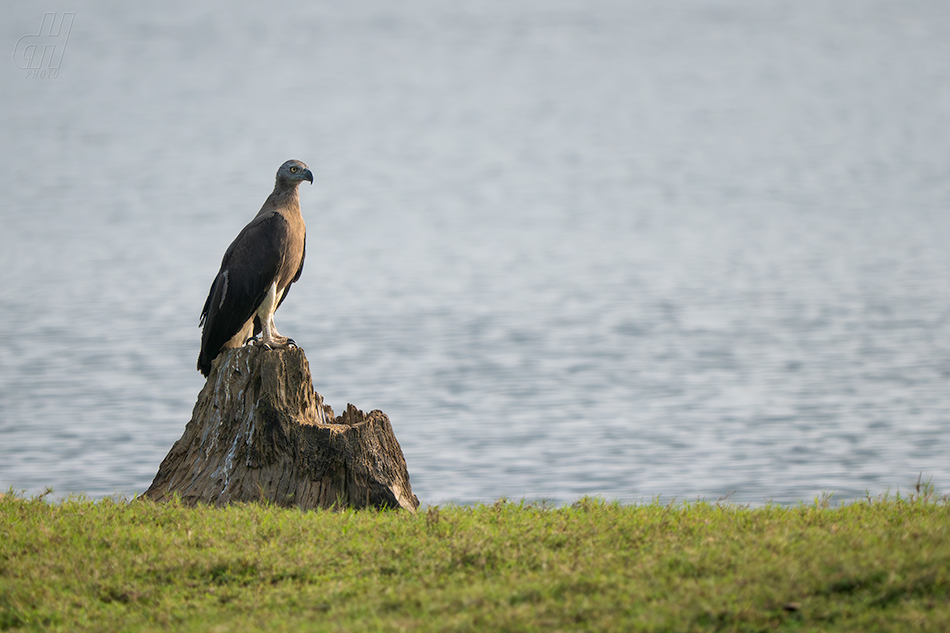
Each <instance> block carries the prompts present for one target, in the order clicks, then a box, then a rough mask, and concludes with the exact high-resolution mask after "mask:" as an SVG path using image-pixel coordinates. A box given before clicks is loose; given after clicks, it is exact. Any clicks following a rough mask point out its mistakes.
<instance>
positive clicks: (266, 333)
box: [261, 314, 297, 349]
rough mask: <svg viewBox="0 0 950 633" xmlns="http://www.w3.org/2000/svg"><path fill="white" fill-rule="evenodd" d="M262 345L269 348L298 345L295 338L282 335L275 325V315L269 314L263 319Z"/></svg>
mask: <svg viewBox="0 0 950 633" xmlns="http://www.w3.org/2000/svg"><path fill="white" fill-rule="evenodd" d="M261 345H263V346H264V347H265V348H267V349H277V348H283V347H291V346H292V347H297V343H296V342H294V339H292V338H288V337H286V336H281V335H280V332H278V331H277V326H276V325H274V315H273V314H271V315H269V316H268V317H267V318H266V319H263V320H262V321H261Z"/></svg>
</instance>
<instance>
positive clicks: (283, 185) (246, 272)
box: [198, 160, 313, 377]
mask: <svg viewBox="0 0 950 633" xmlns="http://www.w3.org/2000/svg"><path fill="white" fill-rule="evenodd" d="M305 180H307V181H309V182H310V184H311V185H312V184H313V173H312V172H311V171H310V168H308V167H307V165H305V164H304V163H302V162H301V161H299V160H288V161H287V162H285V163H284V164H283V165H281V166H280V168H279V169H278V170H277V178H276V183H275V184H274V191H272V192H271V194H270V195H269V196H267V199H266V200H265V201H264V205H263V206H262V207H261V210H260V211H258V213H257V215H256V216H254V219H253V220H251V221H250V222H249V223H248V224H247V226H245V227H244V228H243V229H242V230H241V232H240V233H238V235H237V237H236V238H234V241H233V242H231V245H230V246H228V249H227V250H226V251H225V252H224V257H223V258H222V259H221V269H220V270H219V271H218V274H217V275H216V276H215V278H214V282H212V284H211V290H210V291H209V292H208V298H207V299H206V300H205V305H204V308H203V309H202V310H201V318H200V319H199V320H198V327H200V328H202V331H201V352H200V353H199V355H198V371H200V372H201V374H202V375H204V376H205V377H207V376H208V375H209V374H210V373H211V364H212V362H213V361H214V359H215V358H216V357H217V356H218V354H220V353H221V350H222V349H224V348H227V347H242V346H244V345H247V344H252V345H253V344H259V345H261V346H263V347H265V348H267V349H281V348H286V347H290V346H294V347H296V343H295V342H294V340H293V339H291V338H287V337H286V336H281V335H280V333H279V332H278V331H277V328H276V327H275V325H274V312H275V311H276V310H277V308H279V307H280V304H281V303H283V302H284V299H286V298H287V293H288V291H289V290H290V285H291V284H292V283H294V282H295V281H297V280H298V279H300V274H301V273H302V272H303V261H304V258H305V256H306V250H307V227H306V225H305V224H304V220H303V215H301V213H300V195H299V192H298V191H297V188H298V186H299V185H300V183H302V182H303V181H305ZM258 336H259V337H260V338H258Z"/></svg>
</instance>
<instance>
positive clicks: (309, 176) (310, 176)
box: [303, 169, 313, 185]
mask: <svg viewBox="0 0 950 633" xmlns="http://www.w3.org/2000/svg"><path fill="white" fill-rule="evenodd" d="M303 177H304V180H309V181H310V184H311V185H312V184H313V172H311V171H310V170H309V169H307V170H304V172H303Z"/></svg>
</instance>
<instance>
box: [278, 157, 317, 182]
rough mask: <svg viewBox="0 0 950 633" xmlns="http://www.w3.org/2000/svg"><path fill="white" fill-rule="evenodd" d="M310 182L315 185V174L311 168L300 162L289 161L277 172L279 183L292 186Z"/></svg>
mask: <svg viewBox="0 0 950 633" xmlns="http://www.w3.org/2000/svg"><path fill="white" fill-rule="evenodd" d="M304 180H308V181H310V184H313V173H312V172H311V171H310V168H309V167H307V166H306V165H305V164H304V163H302V162H300V161H299V160H288V161H287V162H286V163H284V164H283V165H281V166H280V169H278V170H277V183H278V184H280V183H287V184H291V185H296V184H299V183H300V182H302V181H304Z"/></svg>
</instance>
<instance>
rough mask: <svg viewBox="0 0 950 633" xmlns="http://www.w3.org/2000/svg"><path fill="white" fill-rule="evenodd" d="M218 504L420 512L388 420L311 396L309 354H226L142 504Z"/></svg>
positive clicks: (216, 364)
mask: <svg viewBox="0 0 950 633" xmlns="http://www.w3.org/2000/svg"><path fill="white" fill-rule="evenodd" d="M175 494H177V495H178V496H179V497H180V498H181V500H182V502H184V503H186V504H189V505H195V504H197V503H206V504H214V505H218V506H223V505H227V504H229V503H234V502H246V501H269V502H272V503H275V504H277V505H280V506H287V507H299V508H302V509H311V508H343V507H351V508H365V507H370V506H372V507H376V508H400V507H401V508H405V509H407V510H409V511H411V512H415V509H416V508H417V507H418V506H419V500H418V498H416V496H415V495H414V494H412V488H411V487H410V485H409V472H408V470H407V468H406V460H405V458H404V457H403V454H402V449H401V448H400V446H399V442H398V441H397V440H396V436H395V434H394V433H393V430H392V426H391V425H390V423H389V418H388V417H387V416H386V414H385V413H383V412H382V411H378V410H376V411H371V412H370V413H369V414H364V413H363V412H362V411H360V410H359V409H357V408H356V407H354V406H353V405H347V408H346V412H345V413H343V415H341V416H339V417H336V418H334V416H333V410H332V409H331V408H330V407H329V405H325V404H323V397H322V396H320V394H318V393H317V392H315V391H314V389H313V381H312V378H311V375H310V365H309V364H308V363H307V358H306V356H304V353H303V350H301V349H297V348H292V349H286V350H266V349H263V348H261V347H256V346H252V347H242V348H237V349H226V350H224V351H222V352H221V355H220V357H219V358H218V359H217V360H216V361H215V362H214V367H213V369H212V371H211V374H210V375H209V376H208V381H207V382H206V383H205V386H204V388H203V389H202V390H201V393H200V394H198V402H197V403H196V404H195V408H194V411H193V413H192V416H191V421H190V422H188V424H187V426H186V427H185V433H184V435H182V437H181V439H179V440H178V441H177V442H175V444H174V446H172V449H171V451H169V453H168V455H167V456H166V457H165V459H164V460H163V461H162V464H161V466H160V467H159V469H158V474H156V475H155V479H154V481H152V485H151V486H150V487H149V489H148V490H147V491H146V492H145V495H144V496H145V497H147V498H149V499H153V500H155V501H168V500H170V499H171V498H172V496H173V495H175Z"/></svg>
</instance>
